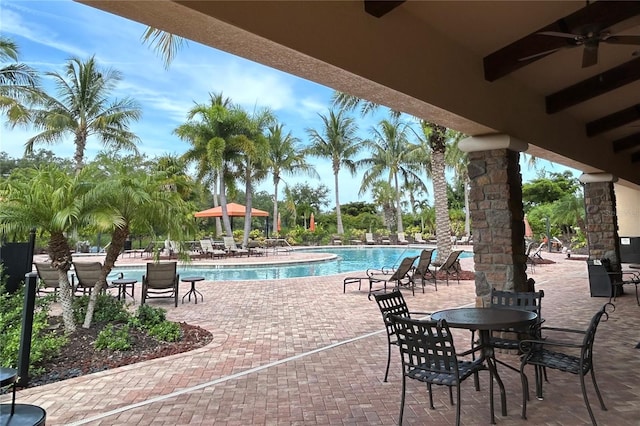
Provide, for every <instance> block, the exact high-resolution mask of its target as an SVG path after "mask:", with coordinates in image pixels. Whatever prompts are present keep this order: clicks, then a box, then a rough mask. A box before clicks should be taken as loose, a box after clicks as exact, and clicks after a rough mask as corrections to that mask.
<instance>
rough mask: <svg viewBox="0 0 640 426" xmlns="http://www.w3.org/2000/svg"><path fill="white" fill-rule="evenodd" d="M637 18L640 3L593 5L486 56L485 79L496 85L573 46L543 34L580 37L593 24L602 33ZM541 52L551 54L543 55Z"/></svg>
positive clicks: (569, 41)
mask: <svg viewBox="0 0 640 426" xmlns="http://www.w3.org/2000/svg"><path fill="white" fill-rule="evenodd" d="M636 15H640V2H638V1H597V2H594V3H591V4H589V5H587V6H586V7H584V8H582V9H580V10H578V11H576V12H574V13H572V14H570V15H568V16H565V17H564V18H562V19H559V20H557V21H556V22H554V23H552V24H550V25H547V26H546V27H543V28H540V29H539V30H538V31H535V32H533V33H531V34H529V35H527V36H525V37H523V38H521V39H519V40H516V41H514V42H513V43H511V44H509V45H508V46H505V47H503V48H502V49H500V50H497V51H495V52H493V53H492V54H490V55H488V56H486V57H485V58H484V78H485V79H486V80H487V81H495V80H497V79H498V78H500V77H504V76H505V75H507V74H510V73H512V72H514V71H516V70H518V69H520V68H522V67H524V66H526V65H528V64H530V63H532V62H535V61H537V60H539V59H542V58H544V57H545V56H547V55H550V54H552V53H554V52H555V51H556V50H557V49H562V48H564V47H569V46H571V45H572V44H571V40H570V39H566V38H562V37H548V36H545V35H542V34H540V33H542V32H560V33H574V34H580V33H581V29H582V28H584V27H587V26H590V25H593V24H594V23H597V24H598V26H599V27H601V29H607V28H609V27H611V26H613V25H616V24H618V23H620V22H622V21H625V20H627V19H629V18H632V17H634V16H636ZM542 52H548V53H547V54H540V53H542ZM523 58H528V59H523Z"/></svg>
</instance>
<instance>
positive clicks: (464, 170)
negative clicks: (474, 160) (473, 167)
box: [445, 132, 471, 237]
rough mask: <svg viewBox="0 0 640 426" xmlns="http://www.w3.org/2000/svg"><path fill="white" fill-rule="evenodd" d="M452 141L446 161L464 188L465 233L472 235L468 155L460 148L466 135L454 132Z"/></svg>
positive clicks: (447, 151)
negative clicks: (459, 144)
mask: <svg viewBox="0 0 640 426" xmlns="http://www.w3.org/2000/svg"><path fill="white" fill-rule="evenodd" d="M452 136H453V138H452V140H451V143H449V144H448V145H447V150H446V152H445V162H446V164H447V166H448V167H449V168H451V169H452V170H453V173H454V176H455V178H456V179H457V181H458V182H459V183H460V184H461V185H462V187H463V189H464V215H465V217H464V233H465V235H466V236H467V237H469V236H470V235H471V212H470V211H469V185H470V182H471V180H470V179H469V169H468V167H467V166H468V163H469V160H468V155H467V153H466V152H464V151H462V150H461V149H460V148H458V143H459V142H460V140H462V138H463V137H464V135H463V134H462V133H459V132H452Z"/></svg>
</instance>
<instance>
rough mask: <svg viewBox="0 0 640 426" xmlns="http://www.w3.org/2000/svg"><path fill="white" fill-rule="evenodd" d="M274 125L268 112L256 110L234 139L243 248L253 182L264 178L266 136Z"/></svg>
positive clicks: (246, 234)
mask: <svg viewBox="0 0 640 426" xmlns="http://www.w3.org/2000/svg"><path fill="white" fill-rule="evenodd" d="M273 123H275V116H274V114H273V111H271V110H270V109H268V108H267V109H263V110H260V111H256V112H255V113H254V114H252V115H248V114H246V113H245V119H244V122H243V125H242V126H241V128H240V129H239V130H238V133H239V134H238V137H236V138H235V139H234V143H233V149H234V150H235V155H234V157H236V158H237V160H238V161H236V167H237V170H238V172H239V173H238V176H239V178H240V180H241V181H243V182H244V184H245V207H246V211H245V217H244V233H243V237H242V244H243V246H245V247H246V246H247V243H248V241H249V233H250V232H251V208H252V206H253V182H254V180H255V181H260V180H262V179H264V178H265V177H266V176H267V161H266V157H265V153H267V152H268V151H269V141H268V140H267V137H266V135H265V133H266V130H267V128H268V127H269V126H270V125H272V124H273Z"/></svg>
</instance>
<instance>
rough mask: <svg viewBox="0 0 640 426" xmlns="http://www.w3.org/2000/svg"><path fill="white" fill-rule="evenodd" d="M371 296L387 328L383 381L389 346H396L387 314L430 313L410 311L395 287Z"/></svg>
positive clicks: (389, 359)
mask: <svg viewBox="0 0 640 426" xmlns="http://www.w3.org/2000/svg"><path fill="white" fill-rule="evenodd" d="M373 297H374V298H375V299H376V303H377V304H378V307H379V308H380V313H381V314H382V320H383V321H384V326H385V328H386V330H387V342H388V344H389V345H388V351H387V369H386V371H385V373H384V381H385V382H386V381H387V378H388V376H389V364H390V363H391V346H397V345H398V340H397V338H396V332H395V326H394V324H393V323H392V322H391V320H389V315H396V316H400V317H403V318H411V315H412V314H413V315H421V316H427V315H431V313H430V312H410V311H409V307H408V306H407V303H406V302H405V300H404V297H403V296H402V293H401V292H400V290H398V289H395V290H393V291H392V292H391V293H381V294H374V295H373Z"/></svg>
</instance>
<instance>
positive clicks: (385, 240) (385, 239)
mask: <svg viewBox="0 0 640 426" xmlns="http://www.w3.org/2000/svg"><path fill="white" fill-rule="evenodd" d="M380 244H386V245H388V244H391V240H390V239H389V236H388V235H382V236H380Z"/></svg>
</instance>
